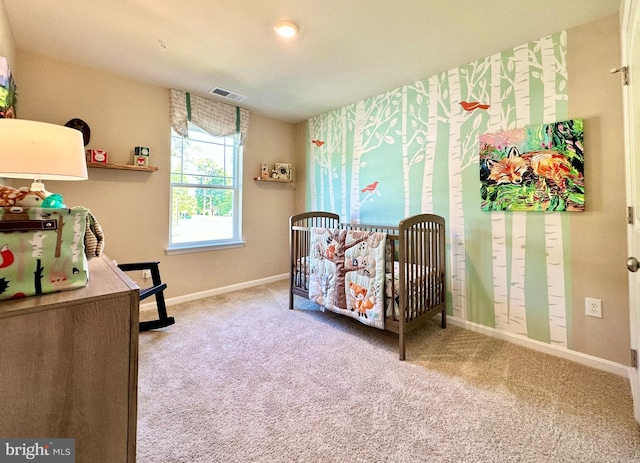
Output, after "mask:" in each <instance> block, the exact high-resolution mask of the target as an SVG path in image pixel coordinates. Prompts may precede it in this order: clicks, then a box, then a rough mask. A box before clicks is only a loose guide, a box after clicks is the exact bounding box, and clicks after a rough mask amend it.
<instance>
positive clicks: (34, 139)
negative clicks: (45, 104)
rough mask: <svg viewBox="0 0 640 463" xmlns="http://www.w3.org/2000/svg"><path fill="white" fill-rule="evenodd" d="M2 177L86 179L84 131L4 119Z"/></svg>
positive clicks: (0, 153) (0, 148)
mask: <svg viewBox="0 0 640 463" xmlns="http://www.w3.org/2000/svg"><path fill="white" fill-rule="evenodd" d="M0 177H8V178H28V179H32V180H34V179H38V180H40V179H42V180H86V179H87V178H88V175H87V163H86V161H85V154H84V140H83V138H82V132H80V131H79V130H75V129H71V128H69V127H65V126H62V125H55V124H47V123H45V122H37V121H28V120H24V119H0Z"/></svg>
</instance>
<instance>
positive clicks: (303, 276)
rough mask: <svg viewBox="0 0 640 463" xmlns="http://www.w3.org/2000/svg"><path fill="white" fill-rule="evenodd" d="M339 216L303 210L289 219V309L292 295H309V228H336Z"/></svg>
mask: <svg viewBox="0 0 640 463" xmlns="http://www.w3.org/2000/svg"><path fill="white" fill-rule="evenodd" d="M339 223H340V216H339V215H338V214H333V213H331V212H304V213H302V214H297V215H293V216H291V218H290V219H289V230H290V232H289V233H290V235H289V259H290V266H289V268H290V272H289V309H291V310H293V296H294V295H295V294H297V295H298V296H302V297H305V298H308V297H309V274H308V273H307V272H306V271H305V270H306V268H307V267H308V265H309V262H308V259H309V247H310V237H311V229H312V228H315V227H321V228H336V227H337V226H338V224H339Z"/></svg>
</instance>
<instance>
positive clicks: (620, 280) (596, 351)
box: [567, 15, 630, 364]
mask: <svg viewBox="0 0 640 463" xmlns="http://www.w3.org/2000/svg"><path fill="white" fill-rule="evenodd" d="M620 65H621V49H620V27H619V20H618V15H613V16H610V17H608V18H606V19H604V20H601V21H597V22H594V23H591V24H587V25H585V26H581V27H577V28H574V29H571V30H569V31H568V50H567V68H568V73H569V88H568V91H569V116H570V117H571V118H576V117H582V118H584V121H585V123H584V134H585V196H586V210H585V212H584V213H583V214H571V216H570V217H571V261H572V267H571V273H572V277H571V280H572V285H573V287H572V290H573V300H572V305H573V313H572V314H571V320H570V322H569V323H570V326H571V327H572V330H571V332H570V336H571V339H570V340H569V345H570V346H571V347H572V349H574V350H577V351H580V352H584V353H587V354H591V355H595V356H598V357H602V358H605V359H609V360H612V361H615V362H619V363H623V364H629V349H630V347H629V346H630V341H629V336H630V334H629V333H630V331H629V330H630V329H629V297H628V285H627V281H628V280H627V278H628V275H627V270H626V257H627V249H626V221H625V219H626V204H627V203H626V197H625V174H624V164H625V157H624V156H625V155H624V126H623V112H622V85H621V81H620V76H619V75H611V74H610V73H609V69H611V68H618V67H620ZM585 297H593V298H597V299H602V312H603V318H602V319H598V318H592V317H587V316H586V315H585V300H584V298H585Z"/></svg>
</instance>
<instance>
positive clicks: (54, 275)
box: [0, 206, 90, 300]
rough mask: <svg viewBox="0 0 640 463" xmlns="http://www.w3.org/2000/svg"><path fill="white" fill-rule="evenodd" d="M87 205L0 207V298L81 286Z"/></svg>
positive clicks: (84, 276) (85, 271) (84, 272)
mask: <svg viewBox="0 0 640 463" xmlns="http://www.w3.org/2000/svg"><path fill="white" fill-rule="evenodd" d="M89 216H90V212H89V210H88V209H85V208H82V207H74V208H72V209H46V208H39V207H31V208H28V207H17V206H14V207H2V208H0V300H4V299H17V298H20V297H25V296H35V295H40V294H45V293H53V292H58V291H64V290H69V289H76V288H82V287H84V286H86V284H87V280H88V278H89V269H88V266H87V256H86V254H85V233H86V229H87V223H88V221H87V218H88V217H89Z"/></svg>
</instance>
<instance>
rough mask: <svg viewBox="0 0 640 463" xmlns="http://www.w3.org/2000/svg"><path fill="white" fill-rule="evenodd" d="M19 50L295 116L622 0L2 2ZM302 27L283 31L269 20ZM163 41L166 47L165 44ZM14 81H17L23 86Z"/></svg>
mask: <svg viewBox="0 0 640 463" xmlns="http://www.w3.org/2000/svg"><path fill="white" fill-rule="evenodd" d="M4 3H5V7H6V10H7V15H8V18H9V24H10V26H11V29H12V32H13V36H14V40H15V44H16V47H17V49H18V50H19V51H20V50H26V51H29V52H33V53H38V54H42V55H47V56H51V57H53V58H57V59H60V60H63V61H67V62H70V63H74V64H78V65H83V66H88V67H91V68H95V69H99V70H104V71H109V72H113V73H117V74H121V75H124V76H128V77H132V78H135V79H139V80H143V81H145V82H149V83H152V84H156V85H160V86H164V87H170V88H177V89H181V90H186V91H189V92H192V93H195V94H200V95H205V96H206V95H207V92H208V91H209V90H211V89H212V88H214V87H216V86H218V87H222V88H225V89H227V90H230V91H232V92H235V93H239V94H241V95H244V96H246V97H247V98H246V99H245V100H244V101H242V102H241V103H239V104H240V106H242V107H245V108H248V109H249V110H251V111H255V112H257V113H260V114H263V115H266V116H270V117H274V118H276V119H280V120H284V121H289V122H299V121H301V120H305V119H307V118H309V117H311V116H314V115H317V114H322V113H324V112H326V111H329V110H331V109H335V108H338V107H340V106H343V105H346V104H349V103H353V102H355V101H358V100H361V99H363V98H366V97H369V96H373V95H376V94H378V93H381V92H383V91H386V90H390V89H393V88H396V87H398V86H401V85H403V84H407V83H410V82H413V81H415V80H419V79H423V78H426V77H429V76H431V75H433V74H436V73H438V72H441V71H446V70H448V69H451V68H454V67H457V66H459V65H462V64H466V63H468V62H470V61H473V60H475V59H479V58H483V57H485V56H489V55H492V54H494V53H497V52H500V51H503V50H505V49H508V48H512V47H514V46H516V45H520V44H522V43H525V42H528V41H530V40H534V39H537V38H540V37H542V36H544V35H547V34H550V33H553V32H557V31H560V30H563V29H568V28H571V27H574V26H577V25H581V24H585V23H587V22H591V21H593V20H595V19H598V18H601V17H604V16H607V15H610V14H615V13H617V12H618V10H619V7H620V0H535V1H534V0H484V1H480V0H180V1H179V0H83V1H77V0H4ZM279 19H290V20H292V21H294V22H296V23H297V24H298V25H299V26H300V34H299V35H298V37H296V38H295V39H293V40H289V41H287V40H283V39H279V38H278V37H276V36H275V34H274V33H273V24H274V23H275V22H276V21H277V20H279ZM158 41H161V42H162V43H163V44H165V45H166V49H164V50H162V49H161V47H160V46H159V45H158ZM18 84H19V83H18Z"/></svg>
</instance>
